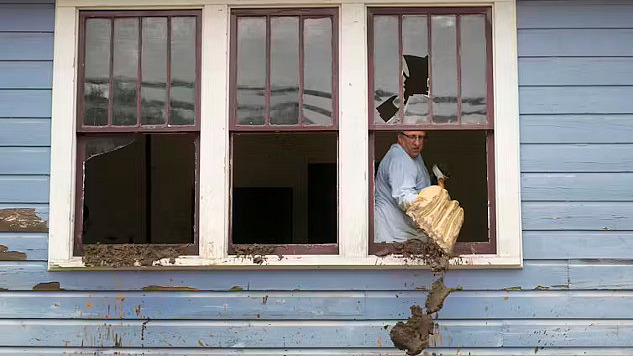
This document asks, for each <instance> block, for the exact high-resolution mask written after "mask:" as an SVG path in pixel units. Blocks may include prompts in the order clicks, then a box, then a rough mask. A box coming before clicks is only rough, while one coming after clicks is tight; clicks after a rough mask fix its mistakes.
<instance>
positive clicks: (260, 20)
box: [237, 17, 266, 125]
mask: <svg viewBox="0 0 633 356" xmlns="http://www.w3.org/2000/svg"><path fill="white" fill-rule="evenodd" d="M265 92H266V18H265V17H240V18H238V19H237V121H238V124H241V125H262V124H264V121H265V117H266V94H265Z"/></svg>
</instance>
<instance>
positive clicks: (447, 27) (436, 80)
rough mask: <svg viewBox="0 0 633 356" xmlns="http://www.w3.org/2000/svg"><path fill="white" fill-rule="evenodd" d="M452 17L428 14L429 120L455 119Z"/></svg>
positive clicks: (455, 78) (455, 68)
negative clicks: (429, 24) (430, 115)
mask: <svg viewBox="0 0 633 356" xmlns="http://www.w3.org/2000/svg"><path fill="white" fill-rule="evenodd" d="M455 20H456V17H455V16H453V15H448V16H432V17H431V56H432V58H431V95H432V96H433V121H434V122H437V123H452V122H457V44H456V33H457V30H456V26H455Z"/></svg>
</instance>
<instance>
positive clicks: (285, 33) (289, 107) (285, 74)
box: [270, 16, 299, 125]
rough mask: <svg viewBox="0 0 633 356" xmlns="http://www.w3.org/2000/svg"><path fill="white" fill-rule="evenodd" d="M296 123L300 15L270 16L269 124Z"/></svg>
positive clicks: (297, 119)
mask: <svg viewBox="0 0 633 356" xmlns="http://www.w3.org/2000/svg"><path fill="white" fill-rule="evenodd" d="M298 122H299V17H296V16H295V17H273V18H271V19H270V123H271V124H281V125H292V124H297V123H298Z"/></svg>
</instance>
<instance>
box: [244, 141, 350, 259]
mask: <svg viewBox="0 0 633 356" xmlns="http://www.w3.org/2000/svg"><path fill="white" fill-rule="evenodd" d="M232 145H233V148H232V150H233V163H232V180H233V181H232V209H231V211H232V218H231V221H232V227H231V231H232V242H233V243H234V244H246V243H259V244H276V245H279V244H298V245H311V244H335V243H336V242H337V235H336V233H337V169H336V158H337V136H336V134H335V133H271V134H266V133H257V134H255V133H253V134H234V135H233V142H232ZM314 250H315V253H316V251H318V250H319V249H317V248H315V249H314ZM306 253H309V252H306Z"/></svg>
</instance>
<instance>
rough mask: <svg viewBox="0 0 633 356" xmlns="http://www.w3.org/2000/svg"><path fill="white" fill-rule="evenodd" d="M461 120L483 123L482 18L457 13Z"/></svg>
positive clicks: (485, 121)
mask: <svg viewBox="0 0 633 356" xmlns="http://www.w3.org/2000/svg"><path fill="white" fill-rule="evenodd" d="M460 20H461V24H460V26H461V28H460V35H461V80H462V123H465V124H485V123H487V122H488V120H487V112H486V91H487V87H486V19H485V17H484V16H482V15H464V16H461V18H460Z"/></svg>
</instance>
